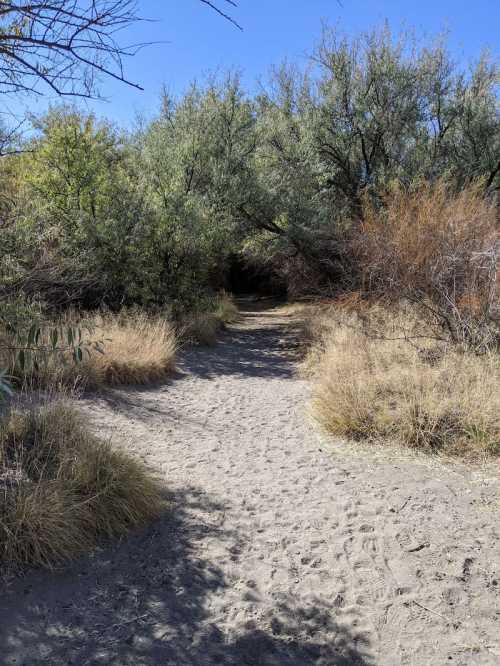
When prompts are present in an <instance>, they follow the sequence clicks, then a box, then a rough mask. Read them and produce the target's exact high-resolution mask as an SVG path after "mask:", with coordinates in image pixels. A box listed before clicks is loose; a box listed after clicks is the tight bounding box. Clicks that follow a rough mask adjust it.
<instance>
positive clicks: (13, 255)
mask: <svg viewBox="0 0 500 666" xmlns="http://www.w3.org/2000/svg"><path fill="white" fill-rule="evenodd" d="M498 82H499V73H498V68H497V67H496V66H495V64H494V61H493V60H491V59H488V57H487V56H486V55H485V56H483V57H482V58H481V59H480V60H479V62H477V63H476V64H475V65H473V66H471V68H470V71H469V72H468V73H466V72H464V71H461V70H460V69H459V68H458V67H457V66H456V65H455V64H454V63H453V61H452V59H451V56H450V55H449V54H448V53H447V50H446V47H445V45H444V44H443V43H441V42H437V43H435V44H431V45H426V46H422V47H419V46H418V45H417V44H416V43H415V41H414V40H413V39H412V38H411V37H410V36H408V35H403V36H402V37H399V38H395V37H394V36H393V35H392V34H391V33H390V32H389V30H388V29H383V30H381V31H376V32H373V33H371V34H369V35H365V36H363V37H360V38H358V39H353V40H348V39H344V38H341V37H339V36H338V35H337V33H335V32H334V31H331V30H328V29H326V30H325V32H324V34H323V37H322V39H321V42H320V44H319V46H318V47H317V49H316V50H315V52H314V55H313V57H312V58H311V62H310V65H309V66H308V67H307V68H306V69H305V70H304V71H301V70H299V68H297V67H295V66H290V65H283V66H280V67H277V68H276V69H275V70H274V73H273V75H272V76H271V80H270V81H269V84H268V86H267V88H264V89H262V90H261V91H260V92H259V93H258V94H256V95H254V96H250V95H249V94H247V93H245V91H244V90H243V89H242V86H241V83H240V80H239V77H238V76H237V75H228V76H227V77H226V78H224V79H222V80H215V79H214V80H209V81H208V82H207V83H206V84H205V85H198V84H196V85H195V84H193V85H192V86H191V87H190V89H189V90H188V91H187V92H186V94H185V95H184V96H182V97H181V98H179V99H176V100H173V99H171V98H170V97H169V96H168V95H167V94H164V95H163V98H162V101H161V108H160V111H159V112H158V114H157V116H156V117H155V118H153V119H152V120H151V121H150V122H145V123H143V124H142V126H141V127H138V128H136V130H135V131H134V132H124V131H122V130H120V129H119V128H116V127H115V126H113V125H112V124H110V123H108V122H106V121H102V120H98V119H96V118H95V117H93V116H92V115H89V114H86V113H84V112H82V111H79V110H77V109H76V108H69V107H56V108H54V109H52V110H51V111H50V112H49V113H48V114H47V115H46V116H44V117H42V118H39V119H37V120H36V121H35V122H34V124H33V130H34V133H33V134H32V136H31V138H29V139H28V140H26V141H24V142H23V143H22V144H20V145H18V146H17V147H18V148H20V149H21V150H24V151H26V152H21V153H20V154H16V155H11V156H7V157H4V158H2V160H1V161H0V169H1V172H2V173H1V179H0V213H1V226H0V235H1V239H0V240H1V243H0V253H1V266H2V268H1V273H2V274H1V276H0V288H1V291H2V300H5V298H7V297H9V296H10V295H12V294H16V295H19V294H22V295H24V296H25V297H26V298H27V299H31V300H32V299H38V300H39V301H41V302H42V303H43V305H44V306H45V307H49V308H56V309H57V308H61V307H63V306H64V305H65V304H66V303H68V302H72V303H73V304H76V305H78V306H79V307H84V308H94V307H96V306H101V305H102V304H103V303H105V304H106V305H107V306H108V307H111V308H113V309H118V308H120V307H122V306H124V305H131V304H139V305H141V306H144V307H156V308H159V307H164V306H166V305H167V306H168V307H170V308H171V309H172V310H174V311H175V312H177V311H179V310H188V309H192V308H193V307H195V306H196V305H197V303H199V302H203V300H204V299H205V298H207V297H209V296H210V295H211V294H213V293H214V292H215V291H216V290H217V289H220V288H221V287H224V286H227V279H228V270H229V266H230V262H231V257H233V256H234V255H235V254H243V255H244V256H245V257H246V259H247V260H248V261H249V262H251V263H253V264H254V265H255V266H257V267H259V266H271V267H272V269H273V270H274V271H276V272H279V273H281V274H283V275H285V276H286V279H287V282H288V287H289V290H290V291H291V292H297V291H301V290H303V288H304V284H306V285H307V287H308V289H309V290H313V289H316V290H317V291H318V292H321V293H325V292H326V291H327V290H335V289H338V286H339V284H340V283H342V285H343V286H345V284H346V283H347V282H348V281H351V282H352V281H354V280H357V279H358V277H359V276H358V268H359V261H358V259H357V258H356V256H355V254H354V253H353V251H352V246H351V236H352V233H353V231H354V230H355V229H356V228H357V226H359V223H360V222H362V221H363V220H365V218H366V216H367V211H368V210H369V209H370V210H372V209H373V211H375V213H373V214H377V211H379V210H381V209H383V208H384V205H385V203H386V201H387V192H388V191H389V192H390V191H391V189H390V188H391V187H393V185H394V183H397V184H399V185H398V186H399V187H400V188H408V187H412V185H413V184H414V183H415V182H428V183H433V182H435V181H436V180H437V179H443V178H444V179H446V182H447V184H448V187H449V190H450V191H451V192H457V191H460V190H461V189H462V188H463V187H466V186H468V185H469V184H471V183H472V182H475V183H478V185H477V187H478V192H480V194H481V195H485V196H489V197H490V199H491V200H493V199H494V196H495V193H496V192H498V189H499V188H500V158H499V155H500V129H499V126H500V122H499V114H498ZM389 196H392V195H389ZM373 214H371V217H373ZM407 224H408V225H411V224H412V221H411V220H409V219H408V220H405V222H404V226H405V227H406V225H407ZM384 242H385V241H384ZM305 277H306V278H307V280H304V278H305Z"/></svg>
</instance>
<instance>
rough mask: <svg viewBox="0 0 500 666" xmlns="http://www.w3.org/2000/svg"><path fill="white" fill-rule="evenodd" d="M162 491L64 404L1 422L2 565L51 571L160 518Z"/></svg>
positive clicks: (20, 413) (10, 416) (13, 414)
mask: <svg viewBox="0 0 500 666" xmlns="http://www.w3.org/2000/svg"><path fill="white" fill-rule="evenodd" d="M161 508H162V499H161V492H160V488H159V485H158V484H157V482H156V481H155V480H154V479H153V478H152V477H151V476H150V474H149V472H148V471H147V470H146V469H145V468H144V467H143V466H142V465H141V464H139V463H138V462H137V461H135V460H134V459H133V458H131V457H130V456H129V455H128V454H126V453H124V452H122V451H119V450H115V449H113V448H112V447H111V445H110V444H109V443H108V442H104V441H101V440H100V439H98V438H97V437H95V436H94V435H93V434H91V433H90V432H89V431H88V430H87V429H86V427H85V425H84V423H83V420H82V417H81V416H80V415H79V413H78V412H77V411H75V408H74V407H72V406H71V405H70V404H69V403H65V402H55V403H52V404H46V405H43V406H41V407H38V408H36V409H33V410H28V411H12V412H11V413H10V414H8V415H6V416H4V417H3V419H2V421H1V422H0V566H4V567H9V566H10V567H11V566H16V567H19V566H24V565H35V566H44V567H49V568H52V567H54V566H57V565H59V564H61V563H63V562H64V561H66V560H68V559H70V558H71V557H73V556H75V555H76V554H78V553H80V552H82V551H84V550H87V549H89V548H92V547H93V546H94V545H95V544H96V543H97V541H98V540H99V539H100V538H103V537H108V538H113V537H118V536H121V535H123V534H125V533H126V532H128V531H129V530H131V529H133V528H134V527H136V526H139V525H142V524H144V523H146V522H147V521H149V520H151V519H152V518H154V517H155V516H157V515H158V514H159V512H160V511H161Z"/></svg>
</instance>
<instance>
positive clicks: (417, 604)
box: [406, 600, 450, 622]
mask: <svg viewBox="0 0 500 666" xmlns="http://www.w3.org/2000/svg"><path fill="white" fill-rule="evenodd" d="M409 603H414V604H415V606H418V607H419V608H422V609H423V610H426V611H428V612H429V613H432V614H433V615H437V616H438V617H440V618H441V619H443V620H445V622H450V620H449V619H448V618H447V617H445V616H444V615H441V613H438V612H437V611H435V610H432V608H427V606H424V605H422V604H419V603H418V601H415V600H413V601H411V602H407V604H409ZM407 604H406V605H407Z"/></svg>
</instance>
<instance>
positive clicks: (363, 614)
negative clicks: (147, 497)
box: [0, 310, 500, 666]
mask: <svg viewBox="0 0 500 666" xmlns="http://www.w3.org/2000/svg"><path fill="white" fill-rule="evenodd" d="M295 344H296V336H295V334H294V330H293V326H291V325H290V320H287V319H286V318H283V317H282V316H281V315H280V314H279V312H277V311H272V310H269V311H263V312H262V311H247V312H246V313H245V315H244V317H243V321H242V322H241V323H240V324H239V325H237V326H235V327H233V328H232V329H231V331H229V332H227V333H226V334H224V336H223V338H222V340H221V342H220V344H219V345H218V346H217V347H215V348H214V349H209V350H207V349H195V350H189V351H187V352H185V353H184V354H183V355H182V358H181V363H180V373H179V376H178V377H176V378H175V379H174V380H173V381H172V382H171V383H170V384H169V385H167V386H162V387H160V388H156V389H149V390H122V391H115V392H113V393H112V394H109V395H107V396H106V397H101V398H99V399H95V400H86V401H84V408H85V409H86V411H87V412H88V414H89V418H90V419H91V420H93V421H94V422H95V424H96V426H98V427H99V430H100V431H101V432H104V433H107V434H110V435H111V436H112V437H113V440H114V441H115V443H116V444H117V445H118V446H123V447H126V448H127V449H129V450H132V451H134V452H135V453H136V454H137V455H138V456H139V457H140V458H143V459H144V460H145V461H146V463H147V464H148V465H150V466H151V467H152V468H153V469H155V470H156V471H157V472H158V474H159V475H161V477H162V478H164V480H165V482H166V484H167V488H168V495H169V501H170V512H169V513H168V515H166V516H165V517H164V518H162V519H161V520H159V521H157V522H156V523H155V524H154V525H152V526H151V527H149V528H148V529H147V530H145V531H143V532H141V533H138V534H135V535H133V536H132V537H131V538H130V539H127V540H125V541H123V543H121V544H115V545H113V546H111V547H107V548H103V549H102V550H99V551H97V552H96V553H94V554H93V555H92V556H91V557H85V558H82V559H81V560H80V561H79V562H78V563H76V564H75V565H74V566H72V567H71V568H70V569H69V570H67V571H65V572H64V573H56V574H47V573H35V574H30V575H29V576H27V577H26V578H25V579H23V580H20V581H16V582H15V583H14V584H13V585H12V586H11V588H10V589H9V590H8V591H7V592H4V593H3V594H2V597H1V599H0V663H1V664H9V665H10V664H16V665H21V664H24V665H26V666H28V665H29V666H31V665H34V664H44V665H49V666H52V665H65V666H66V665H68V664H77V665H79V666H83V665H89V664H106V665H109V664H113V665H120V666H122V665H124V666H126V665H129V664H130V665H134V666H142V665H144V666H146V665H147V666H149V665H161V666H167V665H168V666H183V665H191V664H194V665H205V664H206V665H208V664H221V665H222V664H233V665H237V664H238V665H239V664H248V665H254V664H255V665H260V666H306V665H308V664H318V665H328V666H330V665H335V666H347V665H351V664H362V665H365V666H370V665H377V666H402V665H408V666H413V665H414V666H424V665H429V666H430V665H431V664H432V666H441V665H442V664H454V665H455V666H457V665H463V666H466V665H467V666H471V665H475V664H481V665H490V664H491V665H492V666H493V665H494V664H499V663H500V546H499V544H500V541H499V529H500V527H499V516H500V503H499V494H498V492H499V483H498V480H495V479H493V478H491V479H488V478H487V477H486V476H485V470H477V471H475V472H467V471H466V470H465V469H463V468H461V467H459V466H453V467H445V466H443V465H440V464H437V463H429V462H427V463H426V462H424V461H423V460H419V459H415V458H411V457H410V456H406V458H405V457H403V456H401V457H400V458H398V457H396V456H391V455H389V454H380V452H378V453H377V452H372V453H367V452H366V451H365V452H364V453H363V454H362V455H361V453H360V452H359V451H358V454H355V453H353V448H352V447H346V446H342V445H341V444H335V443H333V442H328V441H326V440H323V439H322V438H321V437H320V435H319V434H318V433H317V432H316V430H315V429H314V427H313V426H312V424H311V423H310V421H309V420H308V419H307V418H306V417H305V415H304V410H305V405H306V404H307V400H308V397H309V387H308V384H307V382H305V381H303V380H301V379H298V378H297V377H296V376H295V374H294V358H293V354H292V353H291V352H290V350H293V348H294V346H295ZM492 476H493V475H492Z"/></svg>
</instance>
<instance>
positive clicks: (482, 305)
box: [354, 181, 500, 348]
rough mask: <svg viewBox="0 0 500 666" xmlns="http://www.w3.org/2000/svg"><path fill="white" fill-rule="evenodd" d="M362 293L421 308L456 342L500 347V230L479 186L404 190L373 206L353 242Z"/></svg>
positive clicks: (426, 185) (427, 186) (394, 191)
mask: <svg viewBox="0 0 500 666" xmlns="http://www.w3.org/2000/svg"><path fill="white" fill-rule="evenodd" d="M354 251H355V254H356V256H357V258H358V261H359V262H360V265H361V273H362V280H363V287H364V289H365V290H366V291H367V292H368V293H369V294H373V295H383V296H385V297H387V296H389V297H390V298H392V299H398V300H399V299H406V300H409V301H411V302H413V303H415V304H416V305H417V306H418V307H419V309H420V310H421V312H422V313H423V314H424V315H425V317H426V319H427V320H431V321H433V322H434V323H436V324H439V327H440V328H441V329H442V330H444V331H445V332H446V334H447V336H448V337H449V338H451V340H453V341H454V342H460V343H464V344H466V345H467V346H469V347H470V346H472V347H475V348H483V347H484V346H488V345H491V344H493V343H498V342H499V323H500V310H499V303H500V276H499V273H498V263H499V258H500V224H499V217H498V212H497V208H496V206H495V204H494V203H493V202H491V201H487V200H486V199H485V198H484V196H483V195H482V193H481V189H480V187H479V186H478V185H471V186H469V187H467V188H465V189H464V190H462V191H461V192H460V193H458V194H457V193H453V192H451V190H450V189H449V188H448V186H447V184H446V183H445V182H444V181H440V182H438V183H437V184H429V183H424V184H420V185H419V186H418V187H414V188H412V189H405V188H403V187H402V186H397V187H395V188H393V189H392V190H391V191H390V192H388V193H387V194H386V195H385V197H384V198H383V202H382V206H374V205H373V204H372V203H370V202H368V201H367V202H366V203H365V206H364V215H363V223H362V225H361V227H360V229H359V232H358V234H357V235H356V237H355V240H354Z"/></svg>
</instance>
